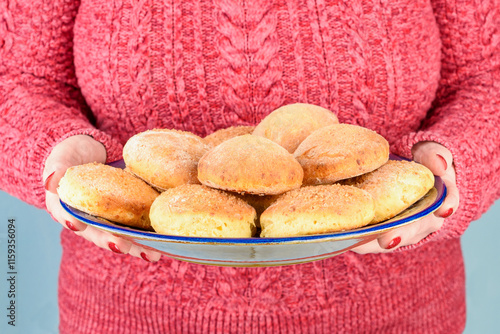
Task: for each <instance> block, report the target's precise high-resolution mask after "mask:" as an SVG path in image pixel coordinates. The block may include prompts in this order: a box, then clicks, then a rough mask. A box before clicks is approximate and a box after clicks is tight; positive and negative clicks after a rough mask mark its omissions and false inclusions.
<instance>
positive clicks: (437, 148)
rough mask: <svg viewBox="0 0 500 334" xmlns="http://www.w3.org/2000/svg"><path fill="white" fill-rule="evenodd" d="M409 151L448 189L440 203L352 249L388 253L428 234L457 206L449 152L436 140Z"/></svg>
mask: <svg viewBox="0 0 500 334" xmlns="http://www.w3.org/2000/svg"><path fill="white" fill-rule="evenodd" d="M412 153H413V158H414V160H415V161H416V162H419V163H421V164H422V165H425V166H427V168H429V169H430V170H431V171H432V172H433V173H434V175H437V176H440V177H441V178H442V179H443V182H444V184H445V185H446V188H447V191H448V193H447V195H446V198H445V200H444V202H443V204H442V205H441V207H439V209H438V210H436V211H435V212H434V213H433V214H430V215H428V216H426V217H424V218H422V219H420V220H418V221H416V222H415V223H412V224H410V225H406V226H403V227H400V228H397V229H395V230H392V231H389V232H387V233H386V234H384V235H382V236H380V237H379V238H378V239H375V240H372V241H370V242H368V243H366V244H364V245H362V246H358V247H356V248H354V249H352V251H353V252H356V253H359V254H368V253H388V252H392V251H394V250H395V249H397V248H399V247H402V246H408V245H414V244H416V243H418V242H419V241H421V240H422V239H424V238H425V237H427V236H428V235H429V234H431V233H433V232H436V231H437V230H439V229H440V228H441V226H443V223H444V220H445V219H446V218H447V217H449V216H451V215H452V214H453V213H454V212H455V211H456V210H457V208H458V204H459V194H458V188H457V184H456V178H455V167H454V165H453V156H452V154H451V152H450V151H449V150H448V149H447V148H446V147H444V146H442V145H441V144H438V143H435V142H420V143H418V144H416V145H415V146H413V148H412Z"/></svg>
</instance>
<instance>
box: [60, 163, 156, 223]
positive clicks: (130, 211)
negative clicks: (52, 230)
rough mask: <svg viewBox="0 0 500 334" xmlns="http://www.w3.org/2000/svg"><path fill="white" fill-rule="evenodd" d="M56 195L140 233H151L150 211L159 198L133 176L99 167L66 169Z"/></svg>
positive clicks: (91, 164) (101, 165)
mask: <svg viewBox="0 0 500 334" xmlns="http://www.w3.org/2000/svg"><path fill="white" fill-rule="evenodd" d="M57 192H58V194H59V197H60V198H61V200H62V201H63V202H64V203H66V204H68V205H69V206H71V207H73V208H75V209H78V210H80V211H83V212H86V213H88V214H90V215H93V216H97V217H102V218H105V219H108V220H110V221H113V222H117V223H120V224H124V225H128V226H132V227H138V228H142V229H151V225H150V222H149V208H150V207H151V204H152V203H153V201H154V200H155V199H156V197H158V195H159V193H158V192H156V191H155V190H154V189H153V188H151V187H150V186H149V185H148V184H146V183H145V182H144V181H142V180H140V179H138V178H137V177H135V176H133V175H132V174H130V173H127V172H126V171H124V170H122V169H120V168H114V167H111V166H108V165H103V164H98V163H90V164H85V165H79V166H74V167H70V168H68V169H67V170H66V173H65V174H64V176H63V178H62V179H61V181H60V182H59V188H58V189H57Z"/></svg>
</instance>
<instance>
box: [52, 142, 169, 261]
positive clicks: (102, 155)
mask: <svg viewBox="0 0 500 334" xmlns="http://www.w3.org/2000/svg"><path fill="white" fill-rule="evenodd" d="M90 162H100V163H105V162H106V149H105V148H104V145H102V144H101V143H100V142H98V141H96V140H94V139H93V138H92V137H90V136H87V135H76V136H72V137H69V138H67V139H65V140H63V141H62V142H60V143H59V144H57V145H56V146H55V147H54V149H53V150H52V152H51V153H50V155H49V156H48V158H47V161H46V162H45V168H44V170H43V180H44V185H45V201H46V206H47V210H48V211H49V213H50V214H51V215H52V218H53V219H54V220H56V221H57V222H59V223H60V224H61V225H62V226H63V227H65V228H67V229H70V230H72V231H74V232H75V234H77V235H79V236H81V237H83V238H85V239H87V240H88V241H90V242H93V243H94V244H96V245H97V246H99V247H101V248H104V249H107V250H111V251H113V252H115V253H119V254H130V255H132V256H136V257H140V258H142V259H144V260H146V261H150V262H153V261H158V260H159V259H160V256H161V254H160V253H158V252H154V251H151V250H148V249H143V248H142V247H139V246H137V245H134V244H132V243H131V242H130V241H128V240H125V239H123V238H119V237H117V236H114V235H112V234H111V233H108V232H104V231H101V230H98V229H97V228H95V227H92V226H88V225H86V224H84V223H82V222H80V221H78V220H76V219H75V218H73V217H72V216H71V215H70V214H68V213H67V212H66V211H65V210H64V209H63V207H62V206H61V203H60V202H59V195H58V194H57V187H58V184H59V180H60V179H61V178H62V177H63V176H64V173H65V172H66V169H68V168H69V167H71V166H76V165H82V164H85V163H90Z"/></svg>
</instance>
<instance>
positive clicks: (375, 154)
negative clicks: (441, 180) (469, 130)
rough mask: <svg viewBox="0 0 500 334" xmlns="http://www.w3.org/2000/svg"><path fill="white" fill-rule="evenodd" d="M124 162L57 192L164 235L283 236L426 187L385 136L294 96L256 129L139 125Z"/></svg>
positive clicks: (359, 220) (416, 167)
mask: <svg viewBox="0 0 500 334" xmlns="http://www.w3.org/2000/svg"><path fill="white" fill-rule="evenodd" d="M123 159H124V161H125V164H126V166H127V167H126V169H125V171H124V170H121V169H117V168H113V167H110V166H106V165H100V164H88V165H82V166H76V167H72V168H70V169H68V171H67V173H66V175H65V176H64V178H63V179H62V180H61V183H60V186H59V195H60V197H61V199H62V200H63V201H64V202H65V203H67V204H68V205H70V206H73V207H75V208H77V209H79V210H82V211H84V212H87V213H89V214H92V215H95V216H99V217H102V218H105V219H108V220H111V221H113V222H117V223H120V224H125V225H128V226H133V227H137V228H142V229H152V230H154V231H156V232H158V233H162V234H169V235H183V236H198V237H226V238H246V237H253V236H260V237H290V236H299V235H310V234H318V233H331V232H337V231H344V230H350V229H355V228H360V227H363V226H366V225H369V224H374V223H379V222H381V221H384V220H387V219H390V218H392V217H394V216H395V215H397V214H399V213H400V212H402V211H404V210H405V209H407V208H408V207H410V206H411V205H412V204H414V203H415V202H416V201H418V200H419V199H420V198H422V197H423V196H424V195H425V194H426V193H427V192H428V191H429V190H430V189H432V187H433V185H434V176H433V175H432V173H431V172H430V170H429V169H427V168H426V167H424V166H423V165H420V164H417V163H415V162H410V161H395V160H389V143H388V142H387V140H386V139H385V138H383V137H382V136H381V135H379V134H378V133H376V132H374V131H372V130H369V129H366V128H363V127H360V126H356V125H350V124H340V123H339V121H338V119H337V117H336V116H335V115H334V114H333V113H332V112H331V111H329V110H327V109H324V108H321V107H318V106H314V105H310V104H300V103H298V104H291V105H286V106H283V107H281V108H279V109H276V110H275V111H273V112H272V113H271V114H269V115H268V116H267V117H266V118H264V119H263V120H262V121H261V122H260V123H259V124H258V125H257V126H255V127H252V126H239V127H231V128H227V129H222V130H219V131H216V132H214V133H212V134H211V135H209V136H207V137H205V138H201V137H198V136H196V135H194V134H192V133H189V132H184V131H177V130H158V129H155V130H149V131H145V132H142V133H139V134H137V135H135V136H133V137H132V138H130V139H129V141H128V142H127V143H126V145H125V146H124V150H123Z"/></svg>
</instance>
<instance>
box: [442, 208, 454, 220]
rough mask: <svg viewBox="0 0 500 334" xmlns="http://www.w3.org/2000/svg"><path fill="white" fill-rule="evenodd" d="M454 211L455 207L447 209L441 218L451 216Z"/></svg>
mask: <svg viewBox="0 0 500 334" xmlns="http://www.w3.org/2000/svg"><path fill="white" fill-rule="evenodd" d="M452 213H453V208H449V209H448V210H447V211H445V212H444V213H443V214H442V215H441V218H447V217H449V216H451V214H452Z"/></svg>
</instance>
